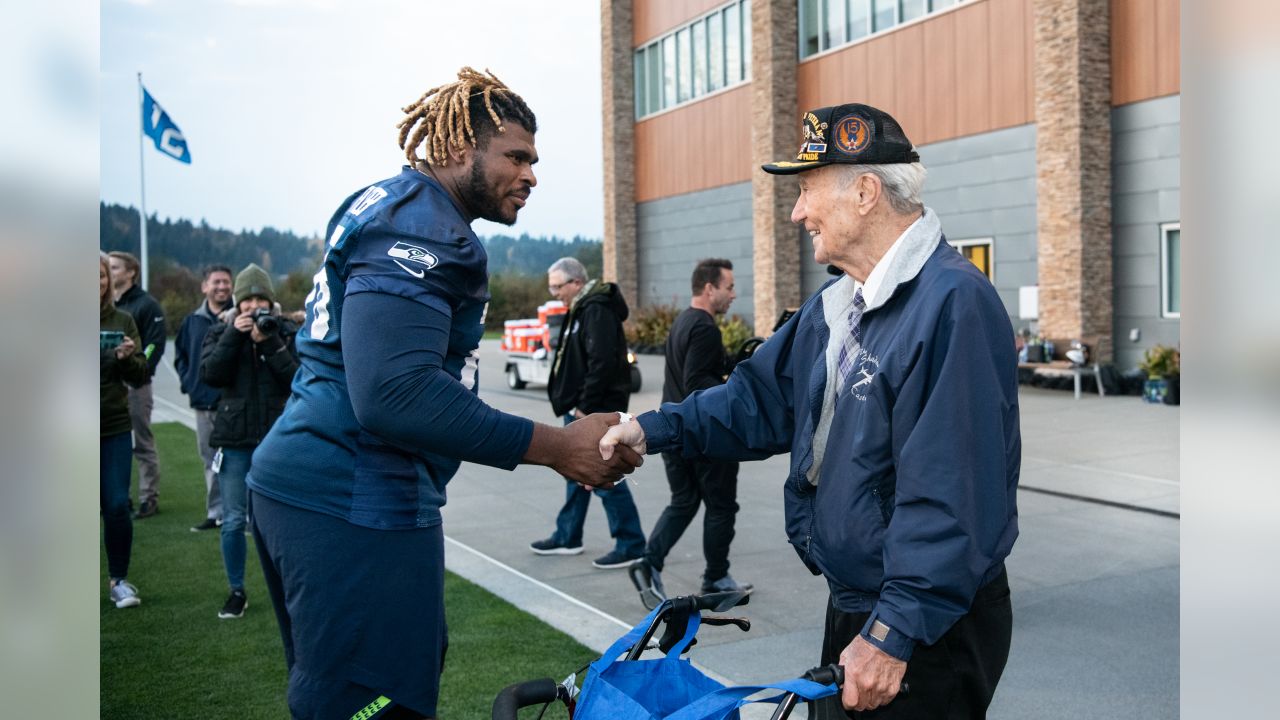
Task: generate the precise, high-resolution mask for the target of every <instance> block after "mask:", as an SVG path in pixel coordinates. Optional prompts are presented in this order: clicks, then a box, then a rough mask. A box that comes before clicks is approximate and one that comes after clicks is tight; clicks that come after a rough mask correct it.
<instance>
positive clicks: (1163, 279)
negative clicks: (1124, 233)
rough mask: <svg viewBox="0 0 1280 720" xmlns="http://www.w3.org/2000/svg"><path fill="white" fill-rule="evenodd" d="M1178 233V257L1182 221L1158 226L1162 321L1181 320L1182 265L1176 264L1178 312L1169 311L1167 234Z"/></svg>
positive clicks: (1180, 252)
mask: <svg viewBox="0 0 1280 720" xmlns="http://www.w3.org/2000/svg"><path fill="white" fill-rule="evenodd" d="M1174 230H1176V231H1177V232H1178V255H1179V258H1181V255H1182V221H1181V220H1179V221H1177V222H1168V223H1162V224H1161V225H1160V317H1161V319H1163V320H1180V319H1181V318H1182V263H1181V262H1179V263H1178V310H1177V312H1171V311H1170V310H1169V291H1170V287H1169V233H1170V232H1171V231H1174Z"/></svg>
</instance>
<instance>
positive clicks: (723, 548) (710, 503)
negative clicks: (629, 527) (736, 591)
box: [645, 453, 738, 582]
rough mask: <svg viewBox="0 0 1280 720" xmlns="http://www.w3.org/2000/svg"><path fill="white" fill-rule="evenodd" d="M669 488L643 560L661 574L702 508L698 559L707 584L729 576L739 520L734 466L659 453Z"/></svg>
mask: <svg viewBox="0 0 1280 720" xmlns="http://www.w3.org/2000/svg"><path fill="white" fill-rule="evenodd" d="M662 463H663V464H664V465H665V466H666V468H667V483H668V484H669V485H670V486H671V504H670V505H668V506H667V507H666V509H665V510H663V511H662V516H661V517H659V518H658V522H657V524H656V525H654V526H653V532H652V533H651V534H650V535H649V544H648V546H647V548H646V549H645V559H646V560H648V561H649V564H650V565H652V566H653V567H654V569H656V570H659V571H661V570H662V565H663V562H664V561H665V560H666V558H667V555H668V554H669V553H670V552H671V548H672V547H674V546H675V544H676V542H678V541H679V540H680V536H681V535H683V534H684V531H685V529H686V528H688V527H689V523H691V522H693V518H694V516H696V515H697V514H698V505H699V504H701V503H705V504H706V506H707V512H706V515H705V516H704V517H703V519H702V554H703V556H704V557H705V558H706V560H707V569H706V571H705V573H704V580H705V581H706V582H713V581H716V580H719V579H720V578H722V577H724V576H725V575H728V574H729V543H731V542H733V521H734V518H735V517H736V516H737V514H738V463H736V462H706V461H696V460H686V459H684V458H683V457H681V456H680V455H678V454H676V453H662Z"/></svg>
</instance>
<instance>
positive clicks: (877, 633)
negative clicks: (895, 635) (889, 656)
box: [871, 620, 889, 642]
mask: <svg viewBox="0 0 1280 720" xmlns="http://www.w3.org/2000/svg"><path fill="white" fill-rule="evenodd" d="M871 637H873V638H875V639H877V640H879V641H880V642H884V641H885V639H886V638H888V637H889V626H888V625H885V624H884V623H883V622H880V621H879V620H877V621H875V622H873V623H871Z"/></svg>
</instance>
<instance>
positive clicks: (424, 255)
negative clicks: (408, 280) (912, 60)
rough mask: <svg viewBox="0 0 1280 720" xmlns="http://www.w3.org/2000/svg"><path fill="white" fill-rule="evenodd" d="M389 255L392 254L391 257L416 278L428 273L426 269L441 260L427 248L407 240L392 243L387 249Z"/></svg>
mask: <svg viewBox="0 0 1280 720" xmlns="http://www.w3.org/2000/svg"><path fill="white" fill-rule="evenodd" d="M387 255H390V256H391V259H392V260H393V261H394V262H395V264H396V265H399V266H400V269H401V270H404V271H405V272H407V273H409V274H410V275H412V276H414V277H416V278H421V277H422V276H423V275H425V274H426V273H425V270H430V269H431V268H433V267H435V266H436V263H438V262H440V260H439V259H438V258H437V257H436V256H435V255H432V254H431V253H429V252H427V251H426V249H424V248H420V247H418V246H417V245H410V244H409V243H405V242H398V243H396V244H395V245H392V246H391V249H390V250H388V251H387ZM405 263H412V264H416V265H418V266H420V267H412V266H410V265H406V264H405ZM424 269H425V270H424Z"/></svg>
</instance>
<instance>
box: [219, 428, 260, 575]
mask: <svg viewBox="0 0 1280 720" xmlns="http://www.w3.org/2000/svg"><path fill="white" fill-rule="evenodd" d="M252 457H253V450H251V449H245V448H223V449H222V469H221V470H219V471H218V489H219V490H220V491H221V493H222V564H223V566H225V567H226V569H227V584H228V585H230V586H231V589H232V590H243V589H244V554H245V548H246V544H245V540H244V523H245V497H246V490H245V484H244V479H245V477H247V476H248V475H249V459H250V458H252Z"/></svg>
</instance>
